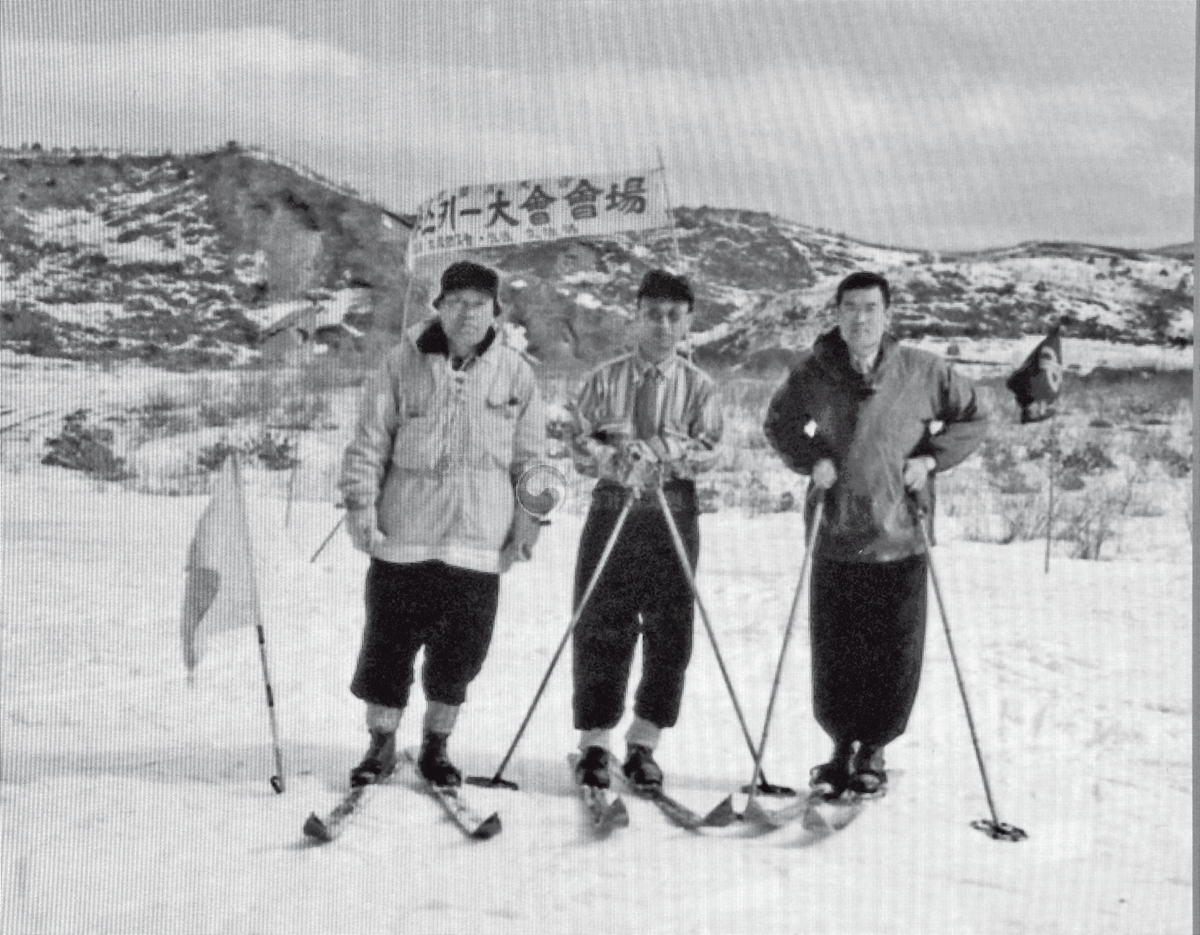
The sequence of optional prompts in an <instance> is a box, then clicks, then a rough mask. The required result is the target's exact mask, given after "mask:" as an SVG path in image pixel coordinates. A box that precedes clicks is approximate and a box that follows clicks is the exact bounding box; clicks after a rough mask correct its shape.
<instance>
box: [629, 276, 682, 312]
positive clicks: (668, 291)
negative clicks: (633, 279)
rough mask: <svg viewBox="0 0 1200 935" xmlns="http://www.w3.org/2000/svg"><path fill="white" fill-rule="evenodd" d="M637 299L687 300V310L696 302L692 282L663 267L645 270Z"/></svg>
mask: <svg viewBox="0 0 1200 935" xmlns="http://www.w3.org/2000/svg"><path fill="white" fill-rule="evenodd" d="M637 297H638V298H639V299H669V300H670V301H672V302H687V304H688V310H689V311H691V309H692V306H693V305H695V303H696V294H695V293H694V292H693V291H692V284H691V283H689V282H688V281H687V279H686V278H685V277H683V276H676V275H675V274H674V273H668V272H667V271H666V270H665V269H652V270H647V272H646V275H645V276H643V277H642V284H641V285H640V286H639V287H638V291H637Z"/></svg>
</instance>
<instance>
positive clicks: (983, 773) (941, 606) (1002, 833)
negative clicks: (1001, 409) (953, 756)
mask: <svg viewBox="0 0 1200 935" xmlns="http://www.w3.org/2000/svg"><path fill="white" fill-rule="evenodd" d="M914 512H915V514H916V520H917V527H918V528H919V529H920V530H921V541H922V542H923V543H924V544H925V554H926V555H927V556H928V558H929V578H930V580H931V581H932V582H933V593H934V596H935V597H936V598H937V604H938V611H939V612H940V613H941V616H942V631H943V632H944V633H945V634H946V647H947V648H948V649H949V650H950V662H951V663H952V664H953V666H954V678H955V679H956V680H957V681H958V693H959V695H960V696H961V697H962V703H963V711H965V712H966V715H967V727H968V729H969V730H970V731H971V745H972V746H973V747H974V748H975V761H976V762H977V763H978V764H979V775H980V777H981V778H982V779H983V794H984V795H985V796H986V797H987V803H988V809H989V810H990V811H991V813H992V819H991V821H988V820H987V819H984V818H981V819H979V820H978V821H973V822H971V827H972V828H975V829H977V830H979V831H982V832H984V833H985V834H987V835H988V836H989V837H992V838H994V839H996V840H1003V841H1021V840H1023V839H1024V838H1027V837H1028V835H1027V834H1026V833H1025V832H1024V831H1022V830H1021V829H1020V828H1017V827H1014V826H1013V825H1010V824H1006V823H1005V822H1002V821H1001V820H1000V819H999V818H998V817H997V816H996V804H995V802H993V800H992V787H991V785H990V784H989V783H988V777H987V769H986V768H985V767H984V765H983V753H982V751H981V750H980V749H979V737H978V735H977V734H976V732H975V719H974V718H973V717H971V704H970V702H969V701H967V686H966V685H965V684H964V682H963V677H962V670H961V669H959V666H958V654H957V653H955V652H954V640H953V639H952V638H951V637H950V618H949V617H948V616H947V615H946V602H945V601H943V600H942V589H941V586H940V585H939V584H938V577H937V572H936V571H934V568H933V550H932V548H931V547H930V544H929V534H928V533H927V532H926V531H925V520H926V516H927V513H926V510H925V507H924V506H922V505H920V504H915V503H914Z"/></svg>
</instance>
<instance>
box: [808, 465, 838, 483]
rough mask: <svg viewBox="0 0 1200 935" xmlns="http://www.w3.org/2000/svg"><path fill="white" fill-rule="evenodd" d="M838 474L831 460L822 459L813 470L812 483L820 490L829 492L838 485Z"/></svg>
mask: <svg viewBox="0 0 1200 935" xmlns="http://www.w3.org/2000/svg"><path fill="white" fill-rule="evenodd" d="M837 478H838V472H837V468H836V467H834V466H833V460H832V459H831V458H822V459H821V460H820V461H818V462H817V463H816V464H814V465H813V469H812V483H813V486H814V487H816V488H817V489H818V490H828V489H829V488H830V487H832V486H833V485H834V484H836V483H837Z"/></svg>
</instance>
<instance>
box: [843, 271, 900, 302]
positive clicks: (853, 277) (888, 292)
mask: <svg viewBox="0 0 1200 935" xmlns="http://www.w3.org/2000/svg"><path fill="white" fill-rule="evenodd" d="M855 289H878V290H879V291H880V292H882V293H883V304H884V305H891V304H892V289H891V287H890V286H889V285H888V281H887V280H886V279H884V278H883V277H882V276H880V275H879V274H878V273H868V272H864V271H859V272H857V273H851V274H850V275H849V276H847V277H846V278H845V279H843V280H842V281H841V282H839V283H838V287H837V304H838V305H841V304H842V296H843V295H845V294H846V293H847V292H853V291H854V290H855Z"/></svg>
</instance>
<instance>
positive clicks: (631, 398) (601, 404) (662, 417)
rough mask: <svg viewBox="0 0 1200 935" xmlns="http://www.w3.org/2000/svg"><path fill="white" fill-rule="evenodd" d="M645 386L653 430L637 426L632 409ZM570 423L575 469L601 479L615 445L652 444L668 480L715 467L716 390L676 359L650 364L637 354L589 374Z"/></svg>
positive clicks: (697, 371)
mask: <svg viewBox="0 0 1200 935" xmlns="http://www.w3.org/2000/svg"><path fill="white" fill-rule="evenodd" d="M644 380H653V381H655V389H654V401H653V406H652V407H650V408H649V411H650V412H653V415H652V416H648V418H649V419H651V420H652V421H653V423H654V424H653V425H643V424H638V421H639V420H638V414H637V411H636V409H637V407H636V406H635V403H636V399H637V395H638V389H639V387H640V386H641V385H642V382H643V381H644ZM572 417H573V427H572V445H571V453H572V456H573V457H574V461H575V468H576V470H578V471H579V472H580V473H581V474H584V475H586V476H588V477H600V478H603V477H605V475H606V473H607V465H608V463H609V462H610V461H611V458H612V454H613V451H614V448H615V446H616V445H618V444H619V443H621V442H623V441H628V440H630V439H634V438H655V439H658V440H659V441H661V443H662V448H663V450H665V451H666V453H667V460H668V462H669V471H670V474H671V476H673V477H676V478H680V479H684V480H692V479H694V478H695V476H696V474H698V473H699V472H701V471H706V470H708V469H709V468H711V467H712V466H713V463H714V462H715V461H716V459H717V455H718V447H717V446H718V444H719V443H720V440H721V432H722V428H723V422H722V417H721V407H720V402H719V399H718V397H717V391H716V384H715V383H714V382H713V380H712V378H711V377H710V376H708V374H706V373H705V372H704V371H703V370H701V369H700V368H699V367H697V366H696V365H695V364H693V363H691V362H690V361H688V360H686V359H685V358H683V357H680V356H679V355H677V354H672V355H671V356H670V357H669V358H667V360H665V361H663V362H662V363H659V364H654V363H651V362H650V361H647V360H645V359H644V358H643V357H641V355H639V354H638V353H637V352H636V351H635V352H633V353H630V354H626V355H625V356H623V357H618V358H617V359H616V360H612V361H609V362H608V363H605V364H601V365H600V366H599V367H598V368H597V369H596V370H594V371H592V373H591V374H589V376H588V377H587V379H586V380H585V381H584V385H583V389H582V390H581V392H580V394H579V398H578V400H576V402H575V404H574V406H573V408H572ZM656 447H657V446H656Z"/></svg>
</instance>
